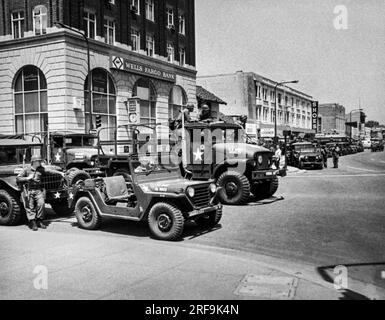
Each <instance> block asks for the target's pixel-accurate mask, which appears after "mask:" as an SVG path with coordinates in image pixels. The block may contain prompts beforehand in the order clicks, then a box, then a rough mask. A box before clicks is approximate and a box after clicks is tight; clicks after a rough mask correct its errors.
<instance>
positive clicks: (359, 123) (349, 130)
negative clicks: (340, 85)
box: [345, 109, 366, 139]
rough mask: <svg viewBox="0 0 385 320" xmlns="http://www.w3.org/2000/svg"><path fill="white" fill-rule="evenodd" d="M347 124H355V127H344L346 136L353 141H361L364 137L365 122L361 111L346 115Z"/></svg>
mask: <svg viewBox="0 0 385 320" xmlns="http://www.w3.org/2000/svg"><path fill="white" fill-rule="evenodd" d="M346 122H347V123H355V124H356V126H346V129H345V131H346V136H348V137H351V138H353V139H363V138H364V137H365V136H366V131H365V122H366V115H365V113H364V112H363V111H360V110H357V109H356V110H353V111H352V112H349V113H347V114H346Z"/></svg>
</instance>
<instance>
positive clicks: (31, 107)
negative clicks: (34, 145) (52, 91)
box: [13, 66, 48, 134]
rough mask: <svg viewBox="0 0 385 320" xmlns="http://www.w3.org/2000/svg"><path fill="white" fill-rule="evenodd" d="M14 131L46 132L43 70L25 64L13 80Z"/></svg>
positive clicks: (46, 119)
mask: <svg viewBox="0 0 385 320" xmlns="http://www.w3.org/2000/svg"><path fill="white" fill-rule="evenodd" d="M13 89H14V103H15V104H14V105H15V126H16V133H18V134H25V133H40V132H47V127H48V113H47V111H48V107H47V81H46V79H45V76H44V74H43V72H41V70H40V69H38V68H37V67H34V66H25V67H24V68H22V69H21V70H20V71H19V73H18V74H17V75H16V79H15V81H14V88H13Z"/></svg>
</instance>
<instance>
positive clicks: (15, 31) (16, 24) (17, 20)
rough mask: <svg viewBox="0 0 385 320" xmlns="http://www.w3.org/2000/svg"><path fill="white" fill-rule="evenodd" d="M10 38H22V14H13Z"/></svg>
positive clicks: (21, 12) (19, 12) (20, 12)
mask: <svg viewBox="0 0 385 320" xmlns="http://www.w3.org/2000/svg"><path fill="white" fill-rule="evenodd" d="M11 19H12V36H13V39H19V38H23V37H24V12H23V11H18V12H13V13H12V16H11Z"/></svg>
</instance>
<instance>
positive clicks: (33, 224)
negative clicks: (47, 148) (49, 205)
mask: <svg viewBox="0 0 385 320" xmlns="http://www.w3.org/2000/svg"><path fill="white" fill-rule="evenodd" d="M42 161H43V159H42V158H41V157H40V156H32V159H31V167H30V168H25V169H24V170H23V171H22V172H21V173H20V174H19V175H18V176H17V178H16V180H17V182H18V183H21V184H27V186H25V185H23V189H24V188H26V189H24V190H25V192H26V203H25V211H26V214H27V218H28V223H29V228H30V229H32V230H33V231H37V230H38V228H41V229H46V225H45V224H44V222H43V220H44V206H45V190H44V186H43V185H42V177H43V176H44V174H45V173H46V172H48V170H46V169H45V168H44V167H43V166H42ZM49 172H54V173H59V174H61V175H62V176H63V177H64V174H63V173H62V172H59V171H55V170H49ZM23 193H24V192H23Z"/></svg>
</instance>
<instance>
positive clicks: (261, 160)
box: [258, 155, 263, 165]
mask: <svg viewBox="0 0 385 320" xmlns="http://www.w3.org/2000/svg"><path fill="white" fill-rule="evenodd" d="M258 163H259V164H260V165H261V164H262V163H263V157H262V155H259V156H258Z"/></svg>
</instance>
